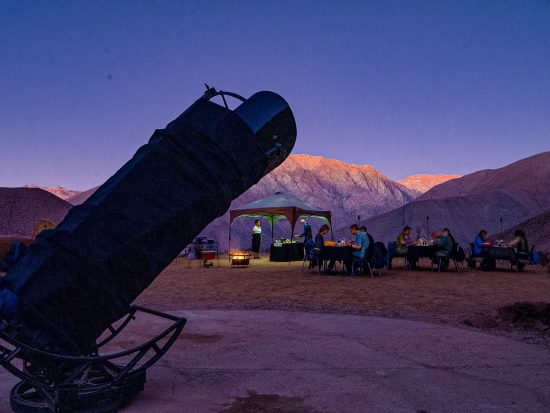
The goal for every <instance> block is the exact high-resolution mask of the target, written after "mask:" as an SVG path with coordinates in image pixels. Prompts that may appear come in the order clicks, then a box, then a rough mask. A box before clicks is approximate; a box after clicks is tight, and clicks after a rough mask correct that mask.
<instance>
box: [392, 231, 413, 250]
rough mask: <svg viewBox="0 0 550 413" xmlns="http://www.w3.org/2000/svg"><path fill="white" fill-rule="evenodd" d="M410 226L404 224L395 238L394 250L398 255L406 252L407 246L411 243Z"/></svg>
mask: <svg viewBox="0 0 550 413" xmlns="http://www.w3.org/2000/svg"><path fill="white" fill-rule="evenodd" d="M411 232H412V231H411V227H409V226H406V227H404V228H403V230H402V231H401V232H400V233H399V235H398V236H397V239H396V240H395V252H396V253H397V254H399V255H405V254H407V246H408V245H410V244H411Z"/></svg>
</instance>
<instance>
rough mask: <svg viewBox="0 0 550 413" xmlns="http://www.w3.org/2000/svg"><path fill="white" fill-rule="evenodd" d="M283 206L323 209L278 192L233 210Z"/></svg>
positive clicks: (312, 209)
mask: <svg viewBox="0 0 550 413" xmlns="http://www.w3.org/2000/svg"><path fill="white" fill-rule="evenodd" d="M281 207H291V208H292V207H295V208H299V209H303V210H304V211H305V210H309V211H321V209H320V208H317V207H314V206H312V205H310V204H308V203H307V202H305V201H302V200H301V199H299V198H297V197H295V196H294V195H291V194H283V193H281V192H276V193H274V194H273V195H269V196H266V197H265V198H262V199H258V200H256V201H252V202H249V203H248V204H245V205H241V206H240V207H238V208H235V209H233V211H240V210H245V209H265V208H281Z"/></svg>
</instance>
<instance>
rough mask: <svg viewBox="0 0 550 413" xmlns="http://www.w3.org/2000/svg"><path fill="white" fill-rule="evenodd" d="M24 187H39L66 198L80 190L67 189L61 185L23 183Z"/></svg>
mask: <svg viewBox="0 0 550 413" xmlns="http://www.w3.org/2000/svg"><path fill="white" fill-rule="evenodd" d="M24 188H40V189H43V190H44V191H47V192H49V193H51V194H54V195H55V196H57V197H59V198H61V199H63V200H65V201H66V200H67V199H68V198H71V197H73V196H75V195H77V194H79V193H80V191H74V190H72V189H67V188H64V187H62V186H37V185H25V186H24Z"/></svg>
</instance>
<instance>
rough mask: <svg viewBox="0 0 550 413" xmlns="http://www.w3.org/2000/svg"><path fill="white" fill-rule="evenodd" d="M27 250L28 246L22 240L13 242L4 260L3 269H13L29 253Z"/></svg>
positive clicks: (6, 270) (5, 270)
mask: <svg viewBox="0 0 550 413" xmlns="http://www.w3.org/2000/svg"><path fill="white" fill-rule="evenodd" d="M27 252H28V250H27V246H26V245H25V244H23V243H22V242H16V243H15V244H13V245H12V246H11V247H10V249H9V250H8V252H7V253H6V255H5V256H4V259H3V260H2V270H3V271H4V272H8V271H9V270H11V269H12V268H13V267H15V265H16V264H17V263H18V262H19V261H21V259H22V258H23V257H24V256H25V255H27Z"/></svg>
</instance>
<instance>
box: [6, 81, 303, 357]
mask: <svg viewBox="0 0 550 413" xmlns="http://www.w3.org/2000/svg"><path fill="white" fill-rule="evenodd" d="M220 93H223V92H220ZM216 94H217V93H216V91H215V90H214V89H209V90H208V91H207V92H206V93H205V95H204V96H203V97H201V98H200V99H199V100H197V101H196V102H195V103H194V104H193V105H192V106H191V107H189V108H188V109H187V110H186V111H185V112H184V113H183V114H181V115H180V116H179V117H178V118H177V119H175V120H174V121H172V122H170V123H169V124H168V125H167V126H166V128H165V129H159V130H156V131H155V133H153V136H152V137H151V139H150V140H149V143H147V144H146V145H144V146H142V147H141V148H139V150H138V151H137V152H136V154H135V155H134V156H133V158H132V159H131V160H130V161H128V162H127V163H126V164H125V165H124V166H123V167H122V168H120V169H119V170H118V172H116V173H115V174H114V175H113V176H112V177H111V178H109V179H108V180H107V182H105V183H104V184H103V185H102V186H101V187H100V188H99V189H98V190H97V191H96V192H95V193H94V194H93V195H92V196H91V197H90V198H89V199H88V200H87V201H86V202H84V203H83V204H82V205H79V206H75V207H74V208H72V209H71V210H70V211H69V213H68V215H67V216H66V218H65V219H64V220H63V222H61V223H60V224H59V226H58V227H57V228H56V229H54V230H49V231H45V232H44V233H42V234H41V235H40V236H38V237H37V239H36V242H35V243H34V244H32V245H31V246H30V248H29V254H28V255H27V256H26V257H25V258H24V259H23V260H22V261H21V262H20V263H18V264H17V266H16V267H14V268H13V269H12V270H11V271H10V272H9V273H8V274H7V275H6V276H5V277H4V278H3V279H0V328H3V329H4V331H6V332H8V333H9V334H11V335H12V336H13V337H14V338H16V339H18V340H20V341H22V342H24V343H25V344H28V345H31V346H32V347H35V348H38V349H41V350H44V351H50V352H55V353H60V354H67V355H85V354H90V353H92V352H93V351H94V348H95V340H96V339H97V338H98V337H99V336H100V335H101V334H102V332H103V331H104V330H105V329H106V328H107V327H108V326H109V325H111V324H112V323H113V322H115V321H116V320H118V319H119V318H120V317H122V316H123V315H124V314H126V313H127V311H128V309H129V307H130V304H131V303H132V302H133V301H134V299H135V298H136V297H137V296H138V295H139V294H140V293H141V292H142V291H143V290H144V289H145V288H147V286H149V284H151V282H152V281H153V280H154V279H155V277H156V276H157V275H158V274H159V273H160V272H161V271H162V270H163V269H164V268H165V267H166V266H167V265H168V264H170V262H171V261H172V260H173V259H174V258H175V257H176V256H177V255H178V253H179V252H180V251H181V250H182V249H183V248H184V247H185V246H186V245H188V244H189V243H190V242H191V241H192V240H193V238H195V237H196V236H197V235H198V234H199V233H200V232H201V231H202V229H203V228H204V227H205V226H206V225H208V224H209V223H210V222H211V221H212V220H213V219H215V218H217V217H219V216H221V215H222V214H223V213H224V212H225V211H226V210H227V209H228V208H229V204H230V202H231V201H232V200H233V199H235V198H236V197H238V196H239V195H240V194H242V193H243V192H244V191H246V190H247V189H248V188H250V187H251V186H252V185H254V184H255V183H257V182H258V181H259V180H260V179H261V178H262V177H263V176H264V175H266V174H267V173H268V172H270V171H271V170H272V169H274V168H275V167H276V166H278V165H279V164H280V163H281V162H283V161H284V159H285V158H286V157H287V156H288V154H289V153H290V151H291V149H292V147H293V146H294V142H295V140H296V124H295V121H294V116H293V114H292V111H291V110H290V107H289V106H288V104H287V103H286V101H285V100H284V99H283V98H282V97H280V96H279V95H277V94H275V93H272V92H266V91H264V92H258V93H256V94H254V95H253V96H252V97H250V98H249V99H246V100H244V102H243V103H242V104H241V105H240V106H239V107H237V108H236V109H235V110H234V111H231V110H229V109H228V108H227V107H224V106H220V105H218V104H216V103H213V102H211V101H210V98H212V97H213V96H215V95H216Z"/></svg>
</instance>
